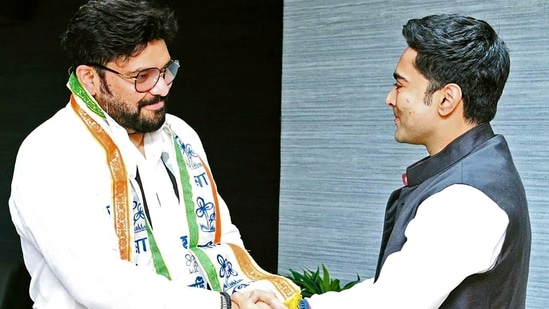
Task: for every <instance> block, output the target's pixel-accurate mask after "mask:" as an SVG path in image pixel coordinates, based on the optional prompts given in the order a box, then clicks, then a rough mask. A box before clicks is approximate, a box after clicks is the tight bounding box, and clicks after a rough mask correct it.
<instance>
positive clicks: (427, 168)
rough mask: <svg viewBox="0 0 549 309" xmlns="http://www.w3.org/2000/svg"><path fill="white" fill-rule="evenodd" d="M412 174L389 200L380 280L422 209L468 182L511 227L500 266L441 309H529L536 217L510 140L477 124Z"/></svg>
mask: <svg viewBox="0 0 549 309" xmlns="http://www.w3.org/2000/svg"><path fill="white" fill-rule="evenodd" d="M406 176H407V182H408V184H407V185H406V186H404V187H402V188H400V189H398V190H396V191H394V192H393V193H392V194H391V196H390V197H389V201H388V202H387V208H386V212H385V224H384V227H383V238H382V242H381V250H380V254H379V259H378V265H377V270H376V280H377V277H378V276H379V272H380V270H381V268H382V267H383V263H384V262H385V260H386V258H387V257H388V256H389V255H390V254H391V253H393V252H397V251H400V250H401V248H402V246H403V245H404V243H405V242H406V237H405V236H404V231H405V229H406V227H407V226H408V223H409V222H410V221H411V220H412V219H413V218H414V217H415V215H416V211H417V208H418V207H419V205H420V204H421V203H422V202H423V201H424V200H425V199H426V198H428V197H429V196H431V195H433V194H435V193H437V192H439V191H441V190H443V189H444V188H446V187H448V186H450V185H452V184H466V185H469V186H472V187H475V188H477V189H479V190H480V191H482V192H484V193H485V194H486V195H488V196H489V197H490V198H491V199H492V200H493V201H495V202H496V203H497V204H498V205H499V207H500V208H501V209H503V210H504V211H505V212H506V213H507V216H508V217H509V225H508V227H507V231H506V236H505V241H504V243H503V247H502V249H501V253H500V254H499V256H498V258H497V261H496V264H495V266H494V267H493V268H492V269H491V270H490V271H488V272H486V273H482V274H475V275H471V276H469V277H467V278H465V279H464V280H463V281H462V282H461V283H460V284H459V285H458V286H457V287H456V288H455V289H454V290H453V291H452V292H451V293H450V295H449V296H448V297H447V299H446V300H445V301H444V303H443V304H442V305H441V307H440V308H460V309H464V308H474V309H482V308H498V309H499V308H512V309H517V308H524V307H525V300H526V284H527V281H528V269H529V261H530V245H531V230H530V219H529V215H528V206H527V200H526V195H525V191H524V187H523V184H522V181H521V179H520V176H519V174H518V172H517V170H516V168H515V165H514V163H513V159H512V157H511V153H510V151H509V148H508V146H507V142H506V141H505V139H504V137H503V136H500V135H494V133H493V131H492V128H491V126H490V125H489V124H483V125H480V126H477V127H476V128H474V129H472V130H471V131H469V132H467V133H466V134H464V135H462V136H461V137H459V138H458V139H456V140H455V141H453V142H452V143H451V144H450V145H448V146H447V147H446V148H445V149H443V150H442V151H441V152H440V153H438V154H436V155H434V156H432V157H427V158H425V159H423V160H421V161H419V162H417V163H415V164H413V165H411V166H410V167H408V169H407V170H406ZM463 228H464V229H465V228H467V227H463ZM418 280H421V279H420V278H418Z"/></svg>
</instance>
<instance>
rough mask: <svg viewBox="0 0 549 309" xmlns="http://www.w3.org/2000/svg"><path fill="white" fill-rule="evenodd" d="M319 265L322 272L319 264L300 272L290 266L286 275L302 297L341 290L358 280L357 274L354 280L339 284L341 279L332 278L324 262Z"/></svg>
mask: <svg viewBox="0 0 549 309" xmlns="http://www.w3.org/2000/svg"><path fill="white" fill-rule="evenodd" d="M321 266H322V273H321V267H320V266H319V267H317V268H316V270H314V271H313V270H309V269H304V270H303V272H302V273H300V272H297V271H295V270H293V269H291V268H290V274H289V275H287V276H286V277H287V278H288V279H290V280H292V281H293V282H294V283H295V284H297V286H299V287H300V288H301V295H302V296H303V297H311V296H312V295H313V294H322V293H326V292H328V291H336V292H339V291H343V290H346V289H348V288H350V287H352V286H354V285H355V284H357V283H358V282H360V276H359V275H358V274H357V279H356V280H354V281H351V282H348V283H347V284H345V285H343V286H341V281H340V280H339V279H334V278H332V277H331V276H330V273H329V272H328V269H327V268H326V266H325V265H324V264H321Z"/></svg>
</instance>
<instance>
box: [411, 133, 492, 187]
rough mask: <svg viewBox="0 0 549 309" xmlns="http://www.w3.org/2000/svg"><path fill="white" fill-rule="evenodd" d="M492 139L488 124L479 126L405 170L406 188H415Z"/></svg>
mask: <svg viewBox="0 0 549 309" xmlns="http://www.w3.org/2000/svg"><path fill="white" fill-rule="evenodd" d="M492 137H494V131H493V130H492V127H491V125H490V124H489V123H484V124H480V125H478V126H476V127H474V128H473V129H471V130H469V131H467V132H466V133H464V134H463V135H461V136H460V137H458V138H457V139H455V140H454V141H453V142H451V143H450V144H449V145H448V146H446V147H445V148H444V149H443V150H442V151H440V152H439V153H437V154H436V155H434V156H430V157H426V158H423V159H422V160H420V161H418V162H416V163H414V164H412V165H410V166H409V167H408V168H407V169H406V180H407V186H416V185H419V184H421V183H422V182H423V181H425V180H426V179H428V178H430V177H432V176H434V175H436V174H438V173H440V172H441V171H442V170H444V169H446V168H448V167H449V166H451V165H453V164H454V163H456V162H458V161H459V160H461V159H462V158H463V157H465V156H466V155H468V154H469V153H471V152H472V151H473V150H474V149H475V148H477V147H478V146H479V145H481V144H482V143H484V142H485V141H487V140H488V139H490V138H492Z"/></svg>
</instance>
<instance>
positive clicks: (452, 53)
mask: <svg viewBox="0 0 549 309" xmlns="http://www.w3.org/2000/svg"><path fill="white" fill-rule="evenodd" d="M402 34H403V36H404V38H405V39H406V42H407V44H408V47H407V48H406V49H405V50H404V52H403V53H402V56H401V57H400V60H399V62H398V64H397V66H396V69H395V71H394V73H393V75H394V78H395V81H396V82H395V85H394V87H393V88H392V89H391V91H390V92H389V94H388V95H387V99H386V103H387V105H388V106H389V107H391V108H392V109H393V114H394V122H395V125H396V132H395V139H396V141H398V142H400V143H408V144H414V145H423V146H425V147H426V149H427V151H428V153H429V155H428V156H427V157H426V158H424V159H422V160H420V161H418V162H416V163H414V164H412V165H411V166H409V167H408V168H407V170H406V173H405V174H404V175H403V182H404V186H403V187H402V188H400V189H398V190H396V191H394V192H393V193H392V194H391V196H390V198H389V201H388V202H387V208H386V213H385V223H384V228H383V236H382V242H381V249H380V253H379V260H378V265H377V270H376V274H375V277H374V278H371V279H369V280H365V281H363V282H361V283H359V284H357V285H355V286H354V287H352V288H351V289H348V290H345V291H342V292H339V293H338V292H328V293H325V294H322V295H313V296H312V297H311V298H309V299H305V300H302V301H301V304H300V306H301V307H300V308H312V309H328V308H353V307H360V308H376V309H380V308H418V309H423V308H460V309H463V308H474V309H479V308H487V309H488V308H498V309H499V308H512V309H516V308H524V307H525V300H526V285H527V281H528V269H529V260H530V246H531V230H530V220H529V214H528V206H527V200H526V195H525V191H524V186H523V184H522V181H521V179H520V176H519V174H518V172H517V169H516V168H515V165H514V163H513V159H512V157H511V153H510V151H509V147H508V145H507V142H506V140H505V138H504V137H503V136H501V135H497V134H494V132H493V131H492V128H491V126H490V121H491V120H492V119H493V118H494V116H495V114H496V109H497V103H498V100H499V98H500V96H501V94H502V92H503V88H504V86H505V83H506V81H507V77H508V75H509V68H510V58H509V53H508V50H507V48H506V46H505V43H504V42H503V41H502V40H501V39H500V38H499V37H498V35H497V34H496V32H495V31H494V29H493V28H492V27H491V26H490V25H489V24H488V23H486V22H485V21H482V20H478V19H475V18H472V17H466V16H461V15H454V14H446V15H432V16H427V17H424V18H422V19H411V20H409V21H408V22H407V24H406V25H404V27H403V30H402ZM257 297H260V298H261V297H268V296H267V295H264V294H260V293H256V294H255V293H254V295H252V298H257Z"/></svg>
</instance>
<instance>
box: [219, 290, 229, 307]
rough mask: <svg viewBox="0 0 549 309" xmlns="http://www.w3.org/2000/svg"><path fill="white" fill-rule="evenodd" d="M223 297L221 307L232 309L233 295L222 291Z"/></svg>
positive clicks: (221, 295)
mask: <svg viewBox="0 0 549 309" xmlns="http://www.w3.org/2000/svg"><path fill="white" fill-rule="evenodd" d="M219 294H220V297H221V309H231V306H232V301H231V295H229V293H227V292H220V293H219Z"/></svg>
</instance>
